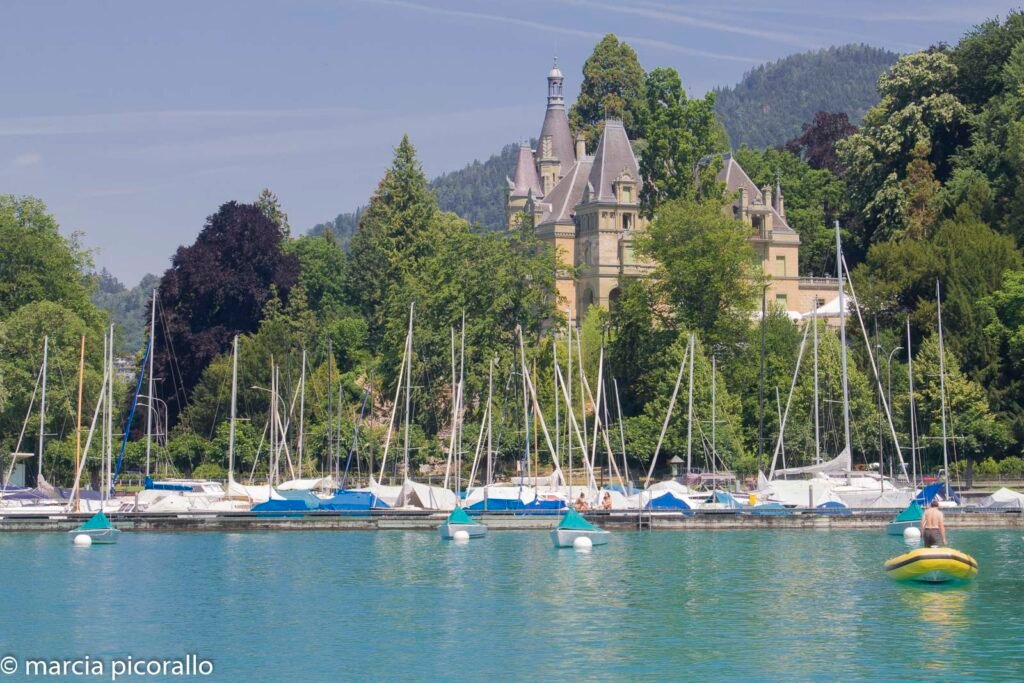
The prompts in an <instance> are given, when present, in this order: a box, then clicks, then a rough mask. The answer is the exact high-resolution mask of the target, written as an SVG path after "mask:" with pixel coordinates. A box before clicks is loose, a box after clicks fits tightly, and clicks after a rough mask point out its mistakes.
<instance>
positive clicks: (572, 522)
mask: <svg viewBox="0 0 1024 683" xmlns="http://www.w3.org/2000/svg"><path fill="white" fill-rule="evenodd" d="M558 528H559V529H568V530H570V531H597V530H598V527H596V526H594V525H593V524H591V523H590V522H588V521H587V520H586V519H584V518H583V515H581V514H580V513H578V512H576V511H575V510H573V509H572V508H569V509H568V510H567V511H566V513H565V517H563V518H562V521H561V523H560V524H559V525H558Z"/></svg>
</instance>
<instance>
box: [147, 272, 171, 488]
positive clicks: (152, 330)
mask: <svg viewBox="0 0 1024 683" xmlns="http://www.w3.org/2000/svg"><path fill="white" fill-rule="evenodd" d="M155 338H156V289H154V290H153V302H152V305H151V306H150V309H149V400H148V401H147V403H148V404H149V409H148V410H147V411H146V476H147V477H148V476H149V463H150V453H151V452H152V449H153V404H154V403H155V401H154V400H153V399H154V396H153V351H154V349H153V340H154V339H155ZM164 428H165V429H166V426H165V427H164Z"/></svg>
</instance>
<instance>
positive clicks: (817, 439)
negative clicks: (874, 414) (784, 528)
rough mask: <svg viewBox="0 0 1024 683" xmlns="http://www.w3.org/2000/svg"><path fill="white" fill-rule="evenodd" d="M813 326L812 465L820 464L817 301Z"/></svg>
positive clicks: (812, 321) (812, 318)
mask: <svg viewBox="0 0 1024 683" xmlns="http://www.w3.org/2000/svg"><path fill="white" fill-rule="evenodd" d="M811 324H812V325H814V464H815V465H820V464H821V422H820V420H819V417H818V301H817V299H815V301H814V313H813V315H812V316H811Z"/></svg>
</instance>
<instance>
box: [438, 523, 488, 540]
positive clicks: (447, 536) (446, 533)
mask: <svg viewBox="0 0 1024 683" xmlns="http://www.w3.org/2000/svg"><path fill="white" fill-rule="evenodd" d="M438 531H439V532H440V533H441V538H442V539H444V540H446V541H450V540H452V539H453V538H455V532H456V531H466V532H469V537H470V538H481V537H483V536H486V535H487V525H485V524H452V523H451V522H445V523H444V524H442V525H441V526H440V527H439V528H438Z"/></svg>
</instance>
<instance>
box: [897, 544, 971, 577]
mask: <svg viewBox="0 0 1024 683" xmlns="http://www.w3.org/2000/svg"><path fill="white" fill-rule="evenodd" d="M885 572H886V573H887V574H888V575H889V576H890V577H891V578H893V579H896V580H897V581H926V582H929V583H941V582H943V581H969V580H970V579H973V578H974V577H975V576H977V575H978V563H977V562H976V561H975V559H974V558H973V557H971V556H970V555H968V554H967V553H962V552H960V551H959V550H954V549H953V548H918V549H917V550H911V551H910V552H909V553H904V554H903V555H900V556H898V557H894V558H892V559H891V560H889V561H888V562H886V563H885Z"/></svg>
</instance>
